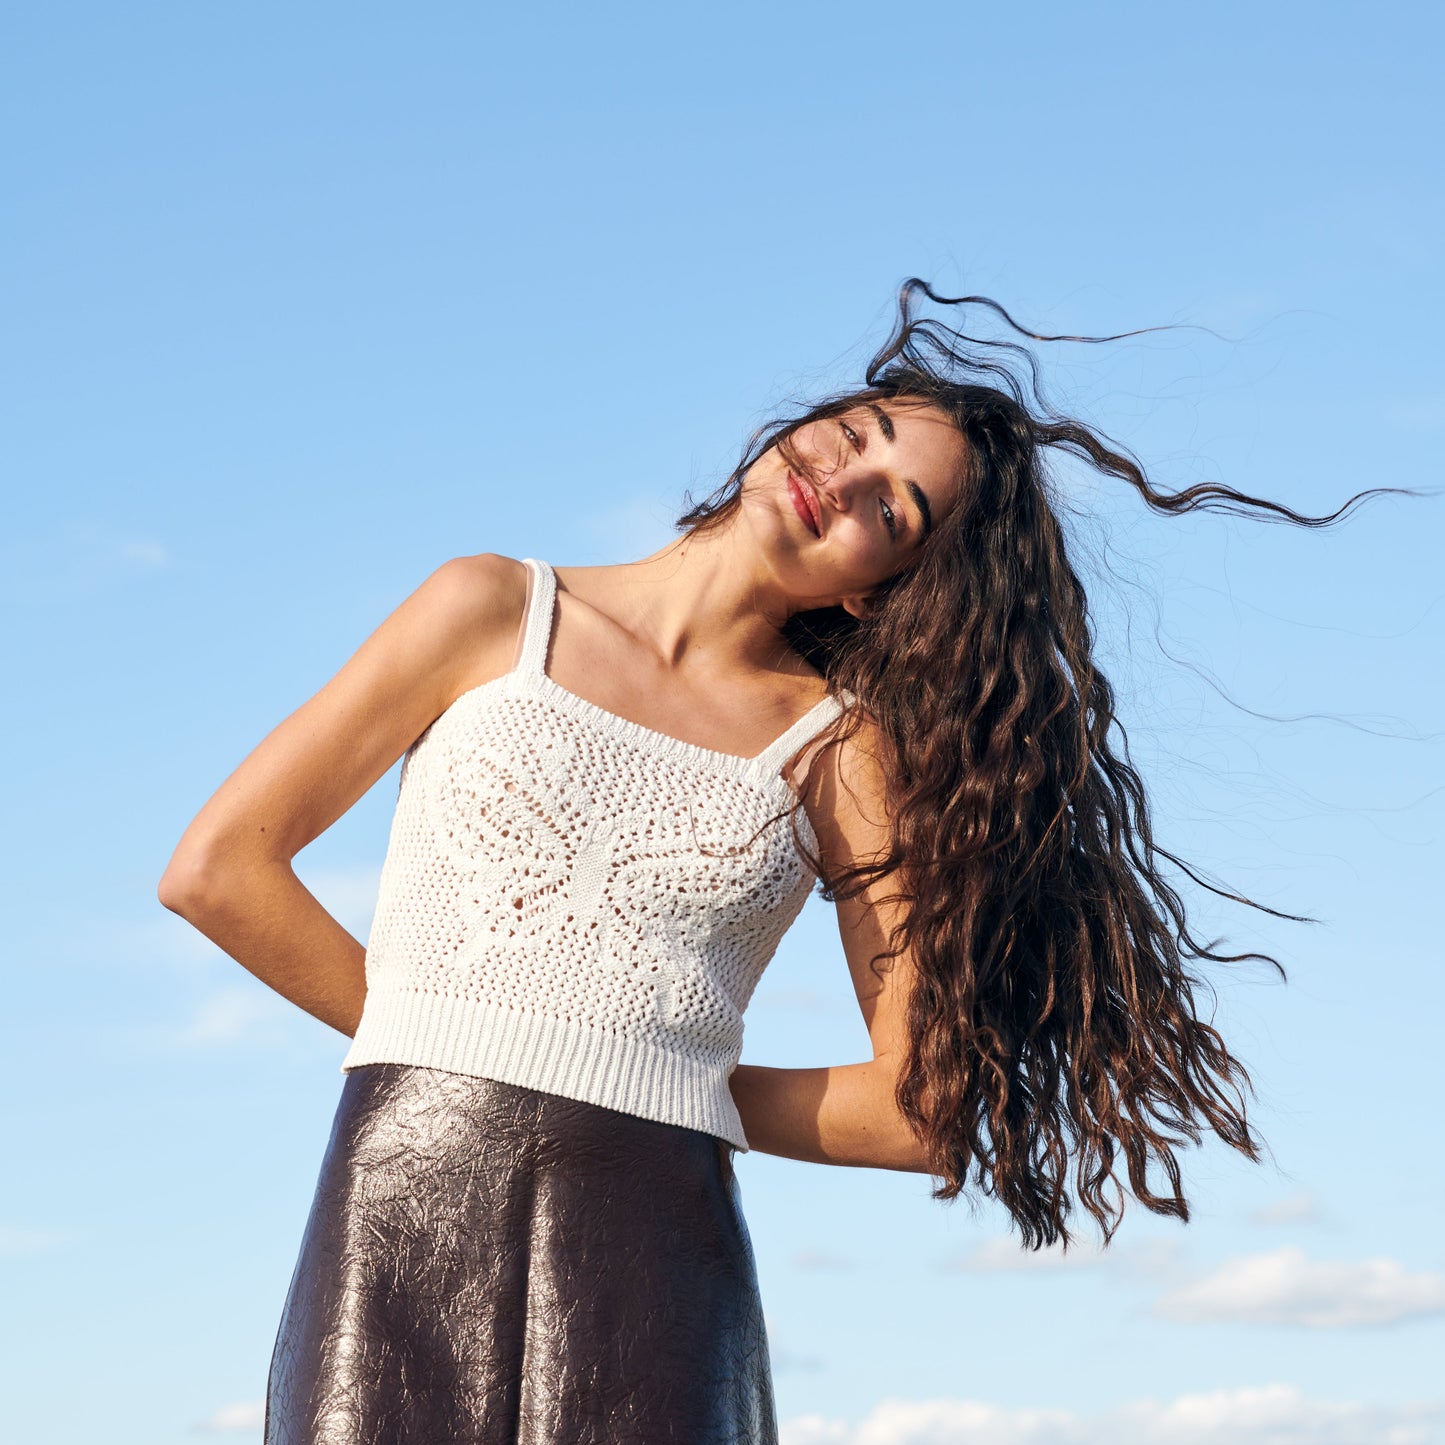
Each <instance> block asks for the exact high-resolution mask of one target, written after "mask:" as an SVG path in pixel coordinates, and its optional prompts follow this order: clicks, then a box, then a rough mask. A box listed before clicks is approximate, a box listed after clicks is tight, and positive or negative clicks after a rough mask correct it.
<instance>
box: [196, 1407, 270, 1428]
mask: <svg viewBox="0 0 1445 1445" xmlns="http://www.w3.org/2000/svg"><path fill="white" fill-rule="evenodd" d="M265 1423H266V1402H265V1401H264V1400H247V1401H245V1402H243V1403H241V1404H238V1405H222V1406H221V1408H220V1409H219V1410H217V1411H216V1413H215V1414H214V1415H212V1416H211V1417H210V1419H208V1420H203V1421H202V1422H201V1423H200V1424H199V1425H197V1426H196V1429H197V1430H204V1431H206V1432H207V1433H208V1434H213V1435H222V1434H228V1433H230V1432H232V1431H240V1430H245V1431H256V1430H259V1429H261V1428H262V1426H264V1425H265Z"/></svg>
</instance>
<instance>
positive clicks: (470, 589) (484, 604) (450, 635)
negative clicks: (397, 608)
mask: <svg viewBox="0 0 1445 1445" xmlns="http://www.w3.org/2000/svg"><path fill="white" fill-rule="evenodd" d="M423 591H425V592H426V594H427V607H428V610H429V612H430V614H431V620H432V622H433V623H434V625H435V627H436V631H437V640H438V644H439V646H440V648H441V649H442V650H443V651H444V652H445V654H446V655H447V656H449V657H451V658H453V659H454V660H455V666H454V668H453V669H452V670H451V675H450V676H449V679H448V684H447V689H446V690H447V692H448V693H449V694H450V696H449V697H448V698H447V699H446V701H447V702H448V703H450V702H451V701H452V700H454V699H455V698H457V697H460V696H461V694H462V693H464V692H467V691H469V690H470V689H471V688H473V687H478V686H480V685H481V684H482V683H484V682H489V681H491V679H492V678H494V677H499V676H500V675H501V674H502V673H504V672H506V671H507V670H508V669H509V668H510V667H511V665H512V658H513V654H514V651H515V648H516V643H517V638H518V635H519V633H520V630H521V626H522V614H523V612H524V610H525V608H526V600H527V568H526V564H525V563H523V562H520V561H518V560H517V558H515V557H508V556H505V555H503V554H502V553H500V552H476V553H471V554H469V555H466V556H459V557H452V558H450V559H449V560H448V561H446V562H443V563H442V564H441V566H440V567H438V568H437V569H436V571H435V572H433V573H432V575H431V576H430V577H429V578H428V579H427V580H426V582H425V584H424V585H423Z"/></svg>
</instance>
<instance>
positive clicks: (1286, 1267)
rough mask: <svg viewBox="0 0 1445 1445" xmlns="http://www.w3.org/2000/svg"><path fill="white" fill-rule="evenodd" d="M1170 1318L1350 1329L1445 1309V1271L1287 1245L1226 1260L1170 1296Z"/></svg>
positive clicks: (1166, 1311) (1162, 1306)
mask: <svg viewBox="0 0 1445 1445" xmlns="http://www.w3.org/2000/svg"><path fill="white" fill-rule="evenodd" d="M1155 1312H1156V1313H1157V1314H1160V1315H1162V1316H1164V1317H1165V1318H1167V1319H1174V1320H1185V1321H1188V1322H1191V1323H1194V1322H1199V1321H1216V1320H1217V1321H1228V1322H1237V1323H1245V1324H1271V1325H1304V1326H1306V1327H1308V1328H1310V1329H1325V1330H1328V1329H1349V1328H1352V1327H1357V1326H1373V1325H1390V1324H1395V1323H1397V1322H1399V1321H1401V1320H1407V1319H1418V1318H1420V1317H1421V1316H1424V1315H1434V1314H1441V1313H1445V1275H1440V1274H1429V1273H1421V1274H1410V1273H1408V1272H1407V1271H1406V1269H1405V1267H1404V1266H1403V1265H1402V1264H1400V1263H1399V1262H1398V1261H1397V1260H1393V1259H1365V1260H1311V1259H1309V1258H1307V1257H1306V1255H1305V1253H1304V1251H1303V1250H1302V1249H1298V1248H1295V1247H1294V1246H1286V1247H1284V1248H1283V1249H1276V1250H1271V1251H1270V1252H1268V1253H1266V1254H1251V1255H1243V1256H1240V1257H1238V1258H1236V1259H1230V1260H1226V1261H1225V1262H1224V1263H1223V1264H1222V1265H1220V1267H1219V1268H1218V1269H1217V1270H1215V1271H1214V1273H1213V1274H1211V1275H1208V1276H1206V1277H1205V1278H1204V1279H1201V1280H1197V1281H1195V1282H1194V1283H1192V1284H1187V1285H1184V1286H1182V1287H1181V1288H1179V1289H1176V1290H1173V1291H1172V1292H1171V1293H1169V1294H1166V1295H1164V1296H1163V1297H1162V1298H1161V1299H1160V1300H1159V1301H1158V1302H1157V1303H1156V1305H1155Z"/></svg>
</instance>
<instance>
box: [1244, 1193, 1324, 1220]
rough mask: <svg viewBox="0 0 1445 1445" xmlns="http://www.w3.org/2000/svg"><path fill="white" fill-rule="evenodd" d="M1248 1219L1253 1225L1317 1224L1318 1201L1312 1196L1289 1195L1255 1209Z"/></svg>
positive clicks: (1318, 1217) (1318, 1215)
mask: <svg viewBox="0 0 1445 1445" xmlns="http://www.w3.org/2000/svg"><path fill="white" fill-rule="evenodd" d="M1249 1217H1250V1220H1251V1222H1253V1223H1254V1224H1318V1223H1319V1219H1320V1208H1319V1201H1318V1200H1317V1199H1316V1198H1315V1196H1314V1195H1313V1194H1290V1195H1287V1196H1286V1197H1285V1198H1283V1199H1277V1200H1275V1202H1274V1203H1273V1204H1266V1205H1265V1206H1264V1207H1263V1208H1262V1209H1256V1210H1255V1211H1254V1212H1253V1213H1252V1214H1251V1215H1250V1216H1249Z"/></svg>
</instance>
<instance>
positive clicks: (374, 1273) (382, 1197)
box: [265, 1064, 777, 1445]
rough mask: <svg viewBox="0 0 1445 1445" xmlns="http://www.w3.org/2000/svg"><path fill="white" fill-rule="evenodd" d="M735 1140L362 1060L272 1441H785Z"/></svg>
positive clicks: (300, 1277) (283, 1340)
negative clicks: (781, 1436) (780, 1430)
mask: <svg viewBox="0 0 1445 1445" xmlns="http://www.w3.org/2000/svg"><path fill="white" fill-rule="evenodd" d="M731 1155H732V1149H731V1146H730V1145H729V1144H728V1143H727V1142H726V1141H725V1140H721V1139H718V1138H716V1137H714V1136H713V1135H711V1134H705V1133H700V1132H699V1131H697V1130H693V1129H684V1128H681V1127H679V1126H677V1125H674V1124H662V1123H658V1122H656V1121H655V1120H651V1119H641V1118H637V1117H636V1116H634V1115H631V1114H623V1113H620V1112H618V1111H617V1110H614V1109H604V1108H601V1107H599V1106H598V1105H595V1104H586V1103H581V1102H579V1101H577V1100H575V1099H564V1098H562V1097H561V1096H559V1095H556V1094H547V1093H543V1092H541V1091H539V1090H536V1089H530V1088H522V1087H519V1086H517V1085H514V1084H504V1083H499V1082H497V1081H495V1080H491V1079H477V1078H473V1077H471V1076H470V1075H466V1074H452V1073H446V1072H443V1071H441V1070H437V1069H426V1068H418V1067H413V1066H411V1065H403V1064H368V1065H365V1066H363V1067H359V1068H356V1069H352V1070H351V1071H350V1072H349V1073H348V1074H347V1075H346V1079H345V1083H344V1084H343V1086H342V1091H341V1100H340V1103H339V1105H338V1107H337V1111H336V1120H335V1123H334V1125H333V1127H332V1131H331V1139H330V1142H329V1143H328V1145H327V1149H326V1154H325V1158H324V1159H323V1161H322V1165H321V1177H320V1179H319V1181H318V1183H317V1188H316V1196H315V1200H314V1202H313V1203H312V1206H311V1213H310V1217H309V1219H308V1220H307V1224H306V1232H305V1235H304V1237H303V1239H302V1243H301V1251H300V1257H299V1258H298V1260H297V1263H296V1270H295V1273H294V1275H293V1276H292V1280H291V1287H290V1291H289V1292H288V1294H287V1297H286V1304H285V1309H284V1311H283V1314H282V1318H281V1325H280V1329H279V1331H278V1333H277V1337H276V1345H275V1350H274V1352H273V1354H272V1357H271V1370H270V1378H269V1380H268V1383H267V1391H266V1429H265V1441H266V1445H343V1442H344V1445H503V1442H507V1445H513V1442H518V1445H564V1442H565V1445H593V1442H595V1445H603V1442H607V1445H618V1442H624V1441H626V1442H638V1445H674V1442H675V1445H683V1442H686V1445H713V1442H718V1445H721V1442H724V1441H726V1442H729V1445H744V1442H746V1445H775V1442H776V1440H777V1424H776V1417H775V1413H774V1404H773V1387H772V1376H771V1373H770V1368H769V1359H768V1346H767V1338H766V1334H765V1332H764V1328H763V1314H762V1303H761V1300H760V1298H759V1294H758V1282H757V1274H756V1269H755V1265H754V1259H753V1251H752V1244H751V1241H750V1239H749V1237H748V1230H747V1224H746V1222H745V1221H744V1218H743V1213H742V1208H741V1203H740V1196H739V1189H738V1182H737V1179H736V1177H735V1176H734V1174H733V1172H732V1167H731Z"/></svg>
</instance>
